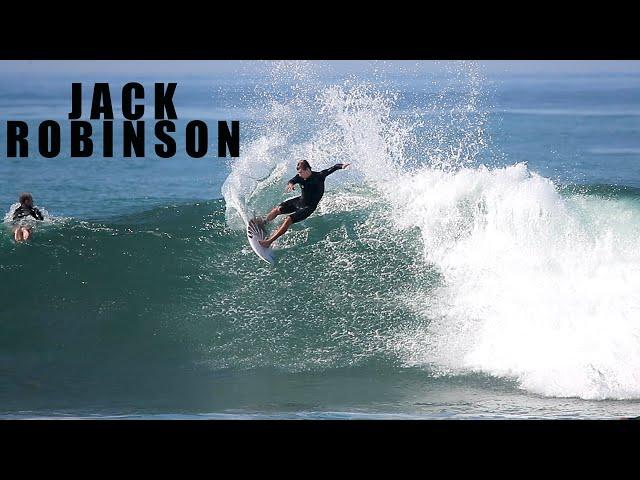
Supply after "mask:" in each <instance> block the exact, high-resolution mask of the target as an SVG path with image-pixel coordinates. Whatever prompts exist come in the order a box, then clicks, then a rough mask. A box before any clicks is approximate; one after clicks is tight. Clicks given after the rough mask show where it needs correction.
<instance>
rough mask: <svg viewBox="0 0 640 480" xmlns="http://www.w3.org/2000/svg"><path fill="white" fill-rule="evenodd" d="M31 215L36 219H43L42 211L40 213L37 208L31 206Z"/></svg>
mask: <svg viewBox="0 0 640 480" xmlns="http://www.w3.org/2000/svg"><path fill="white" fill-rule="evenodd" d="M31 215H33V216H34V217H35V219H36V220H44V217H43V216H42V213H40V210H38V209H37V208H33V209H32V210H31Z"/></svg>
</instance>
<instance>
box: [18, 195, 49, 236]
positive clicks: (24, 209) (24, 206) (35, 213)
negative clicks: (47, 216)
mask: <svg viewBox="0 0 640 480" xmlns="http://www.w3.org/2000/svg"><path fill="white" fill-rule="evenodd" d="M19 201H20V206H18V208H16V209H15V211H14V212H13V218H12V220H13V221H14V222H16V221H20V220H24V219H27V218H31V217H33V218H35V219H36V220H44V217H43V216H42V213H41V212H40V210H38V209H37V208H36V207H34V206H33V197H32V196H31V194H30V193H26V192H25V193H22V194H21V195H20V198H19ZM31 236H32V231H31V227H30V226H29V225H24V224H23V223H22V222H21V223H20V224H19V225H16V226H15V227H13V238H14V240H15V241H16V242H24V241H26V240H29V238H31Z"/></svg>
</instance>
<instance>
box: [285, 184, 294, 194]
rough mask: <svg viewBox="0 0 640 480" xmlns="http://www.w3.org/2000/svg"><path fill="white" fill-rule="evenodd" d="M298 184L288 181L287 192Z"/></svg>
mask: <svg viewBox="0 0 640 480" xmlns="http://www.w3.org/2000/svg"><path fill="white" fill-rule="evenodd" d="M295 188H296V186H295V184H294V183H287V188H285V189H284V191H285V192H287V193H289V192H290V191H292V190H295Z"/></svg>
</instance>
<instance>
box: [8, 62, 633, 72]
mask: <svg viewBox="0 0 640 480" xmlns="http://www.w3.org/2000/svg"><path fill="white" fill-rule="evenodd" d="M273 63H274V62H267V61H261V60H259V61H250V60H238V61H219V60H216V61H213V60H202V61H195V60H162V61H157V60H38V61H28V60H2V61H0V71H1V72H3V73H25V74H28V73H32V74H38V73H47V74H52V73H56V72H60V73H61V74H106V73H108V74H116V75H117V74H120V73H122V74H131V73H138V74H141V75H144V74H166V73H173V74H193V75H215V74H227V73H242V74H260V73H262V72H266V71H267V68H272V66H273ZM275 63H283V64H285V65H286V64H289V63H292V62H275ZM305 63H306V64H307V66H308V67H309V68H314V69H319V70H320V71H324V72H330V73H336V74H349V73H369V72H372V71H374V70H376V69H378V70H383V71H386V72H389V73H391V72H406V71H410V72H412V73H421V72H425V73H426V72H438V71H440V70H442V69H446V67H447V64H448V63H449V62H447V61H406V60H402V61H389V60H386V61H370V60H366V61H357V60H336V61H312V62H299V64H300V65H304V64H305ZM479 63H480V64H481V68H482V69H483V70H484V71H485V72H486V73H487V74H533V73H558V74H563V73H564V74H570V73H599V72H603V73H604V72H615V73H640V61H637V60H629V61H620V60H615V61H614V60H522V61H506V60H491V61H479Z"/></svg>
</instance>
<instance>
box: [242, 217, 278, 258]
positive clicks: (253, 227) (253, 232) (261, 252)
mask: <svg viewBox="0 0 640 480" xmlns="http://www.w3.org/2000/svg"><path fill="white" fill-rule="evenodd" d="M264 237H265V235H264V230H263V229H262V227H260V226H259V225H258V224H257V223H256V222H254V221H253V219H251V220H249V223H247V239H248V240H249V245H251V248H252V249H253V251H254V252H256V255H258V256H259V257H260V258H261V259H262V260H264V261H265V262H267V263H270V264H272V265H273V264H274V263H275V260H274V259H273V249H272V248H265V247H263V246H262V245H260V244H259V243H258V240H264Z"/></svg>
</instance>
